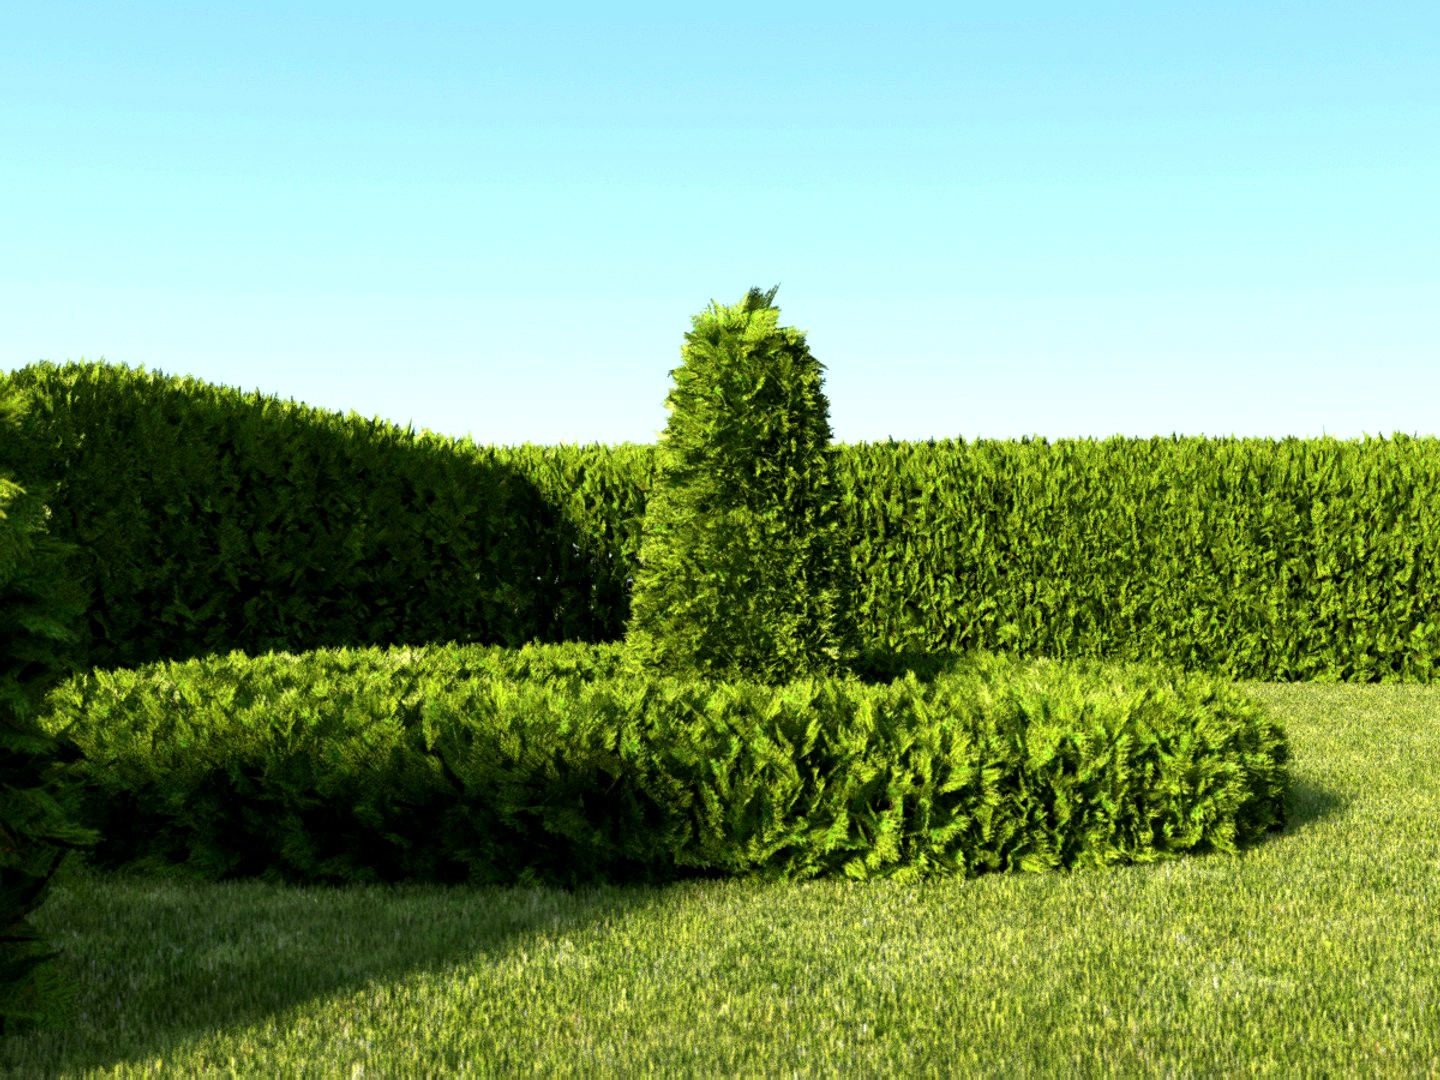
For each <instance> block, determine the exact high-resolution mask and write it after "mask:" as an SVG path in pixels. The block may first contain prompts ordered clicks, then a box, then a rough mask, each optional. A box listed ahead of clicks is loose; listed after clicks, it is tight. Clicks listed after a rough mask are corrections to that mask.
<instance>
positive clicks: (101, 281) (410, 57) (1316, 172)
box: [0, 0, 1440, 445]
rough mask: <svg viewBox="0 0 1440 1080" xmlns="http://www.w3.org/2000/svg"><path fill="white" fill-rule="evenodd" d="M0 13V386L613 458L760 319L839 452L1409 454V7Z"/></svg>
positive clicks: (1424, 406)
mask: <svg viewBox="0 0 1440 1080" xmlns="http://www.w3.org/2000/svg"><path fill="white" fill-rule="evenodd" d="M492 7H493V6H492V5H488V4H477V5H469V4H424V3H411V4H406V5H398V4H397V5H384V6H377V5H373V4H364V3H347V4H343V5H341V4H333V5H332V4H318V3H309V4H306V3H298V4H292V5H278V4H268V3H247V4H244V5H233V6H232V5H225V4H221V3H210V2H207V3H192V4H156V3H126V4H74V3H65V2H59V0H46V2H45V3H39V4H23V5H20V4H17V5H10V7H9V9H8V10H7V12H6V14H5V16H4V18H3V22H0V146H3V147H4V151H3V153H0V223H3V228H0V364H3V366H4V370H6V371H12V370H14V369H16V368H18V367H22V366H24V365H26V364H29V363H33V362H35V361H37V360H41V359H48V360H54V361H56V362H59V363H63V362H65V361H66V360H80V359H81V358H84V359H87V360H97V359H100V358H101V357H103V358H104V359H105V360H107V361H108V362H110V363H116V364H121V363H123V364H128V365H129V366H131V367H138V366H139V365H141V364H142V363H143V364H144V365H146V367H147V369H149V370H152V371H154V370H157V369H159V370H162V371H164V372H166V373H167V374H175V375H194V376H196V377H198V378H201V379H204V380H206V381H209V382H212V383H216V384H222V385H227V386H232V387H238V388H240V389H242V390H245V391H250V390H254V389H257V388H258V389H260V390H261V391H263V392H264V393H268V394H276V395H278V396H279V397H280V398H281V399H287V398H292V397H293V398H294V399H296V400H297V401H302V402H306V403H309V404H312V405H316V406H320V407H324V408H328V409H336V410H339V411H341V412H345V411H347V410H349V409H351V408H353V409H355V410H356V411H357V412H359V413H361V414H362V415H363V416H365V417H367V418H368V417H372V416H376V415H379V416H381V417H383V418H385V419H389V420H393V421H395V422H397V423H399V424H401V425H402V426H403V425H405V424H407V423H413V424H414V428H415V430H416V431H417V432H419V431H420V430H421V429H422V428H426V427H428V428H430V429H432V430H434V431H437V432H441V433H443V434H446V435H454V436H460V435H466V434H468V435H470V436H471V437H472V438H473V439H474V440H475V441H476V442H477V443H480V444H492V445H507V444H518V443H521V442H534V443H546V444H556V443H562V442H565V443H577V442H578V443H589V442H600V443H608V444H618V443H621V442H638V443H648V442H654V441H655V436H656V433H657V432H658V431H660V430H661V429H662V428H663V427H664V425H665V420H666V416H667V413H666V411H665V408H664V399H665V395H666V392H667V391H668V389H669V387H670V375H669V372H670V369H671V368H674V367H676V366H677V365H678V364H679V363H680V359H681V358H680V346H681V344H682V343H683V335H684V334H685V332H686V331H688V330H689V329H690V328H691V322H690V320H691V317H692V316H693V315H695V314H697V313H699V312H700V311H701V310H702V309H704V308H706V307H707V306H708V305H709V303H710V301H711V300H716V301H719V302H721V303H725V304H729V303H734V302H736V301H738V300H739V299H740V298H741V297H742V296H743V295H744V293H745V291H746V290H747V289H748V288H749V287H751V286H759V287H760V288H762V289H766V290H768V289H769V288H770V287H771V286H772V285H775V284H779V286H780V288H779V292H778V293H777V295H776V303H777V305H778V306H779V307H780V309H781V324H782V325H785V326H794V327H797V328H799V329H802V330H805V331H807V332H808V341H809V344H810V348H811V351H812V352H813V353H814V354H815V355H816V356H817V357H818V358H819V359H820V361H821V362H822V363H824V364H825V365H826V376H825V379H826V381H825V390H826V393H827V396H828V398H829V401H830V420H831V426H832V428H833V430H834V433H835V437H836V440H837V441H838V442H841V443H855V442H862V441H884V440H885V439H886V438H887V437H893V438H896V439H899V440H923V439H926V438H931V437H934V438H946V437H956V436H963V437H964V438H966V439H967V440H970V441H973V440H974V439H975V438H986V439H1018V438H1020V437H1021V436H1022V435H1032V434H1035V435H1041V436H1045V437H1048V438H1050V439H1052V440H1054V439H1057V438H1082V437H1086V436H1093V437H1096V438H1105V437H1107V436H1110V435H1114V434H1120V435H1125V436H1132V437H1146V438H1148V437H1150V436H1152V435H1162V436H1165V437H1168V436H1169V435H1170V434H1171V433H1172V432H1177V433H1179V434H1181V435H1205V436H1208V437H1212V438H1213V437H1217V436H1221V435H1238V436H1266V437H1272V438H1280V437H1284V436H1286V435H1298V436H1304V437H1318V436H1320V435H1321V434H1322V432H1323V433H1326V434H1329V435H1333V436H1336V437H1339V438H1345V439H1354V438H1359V437H1361V434H1362V433H1369V434H1370V435H1372V436H1373V435H1376V434H1379V433H1382V432H1383V433H1384V434H1385V436H1386V437H1387V438H1388V437H1390V436H1391V435H1392V434H1393V433H1394V432H1395V431H1401V432H1404V433H1406V434H1419V435H1437V434H1440V408H1437V402H1440V256H1437V253H1440V67H1437V65H1436V60H1435V58H1436V56H1440V6H1437V5H1435V4H1433V3H1426V4H1421V3H1415V4H1408V3H1365V4H1360V3H1355V4H1344V5H1342V4H1324V3H1305V4H1299V3H1287V4H1274V3H1244V4H1241V3H1207V4H1204V5H1180V4H1163V3H1159V2H1155V3H1146V4H1105V3H1096V4H1086V5H1072V4H1058V3H1056V4H1049V3H1047V4H1035V3H1032V4H1017V5H988V4H987V5H978V4H946V5H938V4H937V5H916V4H903V3H901V4H890V5H880V6H879V7H878V8H877V7H876V6H874V5H859V4H854V5H843V4H830V3H827V4H803V5H802V4H783V3H780V4H775V5H770V7H772V8H773V9H774V10H771V11H753V10H747V9H746V8H745V7H740V8H734V7H732V8H729V9H725V8H723V7H722V8H715V7H714V6H713V5H688V4H687V5H674V4H655V5H643V6H642V5H630V4H614V5H590V4H586V5H574V6H571V5H563V4H526V5H515V6H514V12H513V13H512V12H511V11H505V12H503V13H499V14H497V13H494V12H493V10H492Z"/></svg>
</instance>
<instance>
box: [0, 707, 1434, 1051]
mask: <svg viewBox="0 0 1440 1080" xmlns="http://www.w3.org/2000/svg"><path fill="white" fill-rule="evenodd" d="M1240 685H1241V686H1242V687H1244V689H1245V690H1246V691H1247V692H1249V693H1251V694H1253V695H1254V697H1255V698H1256V699H1257V700H1258V701H1260V702H1261V703H1262V704H1264V705H1265V706H1267V707H1268V708H1269V709H1270V710H1272V712H1273V714H1274V715H1275V716H1276V717H1277V718H1279V719H1280V721H1281V723H1282V725H1283V727H1284V728H1285V730H1286V732H1287V735H1288V736H1289V739H1290V744H1291V749H1292V754H1293V757H1292V760H1291V762H1290V768H1291V772H1292V775H1293V778H1294V787H1293V791H1292V794H1291V802H1290V805H1289V812H1290V818H1289V822H1288V824H1287V827H1286V829H1285V831H1284V832H1283V833H1275V834H1272V835H1271V836H1270V837H1268V838H1267V839H1266V840H1265V841H1264V842H1262V843H1261V844H1259V845H1258V846H1256V847H1253V848H1251V849H1248V850H1245V851H1243V852H1242V853H1241V854H1240V855H1238V856H1227V855H1224V854H1213V855H1206V856H1202V857H1195V856H1187V857H1185V858H1182V859H1181V860H1179V861H1177V862H1170V863H1163V864H1156V865H1146V866H1130V867H1123V868H1114V869H1108V870H1087V871H1078V872H1074V873H1065V872H1053V873H1044V874H1025V875H1011V874H1003V875H996V874H991V875H983V876H981V877H978V878H972V879H970V880H962V879H953V880H947V881H944V882H940V883H932V884H926V885H921V886H916V885H900V884H892V883H889V882H885V881H874V882H864V883H861V882H849V881H845V882H840V881H812V882H806V883H802V884H797V885H765V884H761V883H755V882H744V881H692V882H685V883H681V884H676V885H670V886H666V887H662V888H628V887H627V888H624V889H617V888H604V889H594V890H585V891H581V892H579V893H576V894H574V895H567V894H565V893H563V892H558V891H550V890H536V889H518V888H517V889H503V888H466V887H427V886H418V885H405V886H389V887H375V886H363V887H350V888H345V889H326V888H298V887H287V886H268V885H263V884H261V883H259V882H231V883H224V884H220V885H214V886H204V887H195V886H190V885H185V886H178V885H174V884H170V883H167V882H163V881H159V880H147V879H144V878H139V877H127V876H120V875H110V874H99V873H95V872H92V871H90V870H88V869H85V868H83V867H75V868H74V869H67V870H66V871H64V872H63V876H61V877H59V878H57V879H56V884H55V885H54V887H53V889H52V892H51V894H50V895H49V897H48V898H47V900H46V902H45V904H44V905H43V906H42V907H41V908H40V909H39V910H38V911H37V912H36V914H35V917H34V920H33V921H34V924H35V925H36V926H37V927H38V928H39V929H40V930H41V931H42V932H43V933H45V934H46V936H47V937H48V939H49V940H50V942H51V943H52V944H53V945H54V946H56V947H58V948H60V949H62V950H63V956H62V959H61V960H59V961H57V965H58V966H59V968H60V973H61V974H62V975H63V976H64V977H65V978H67V979H69V980H72V981H73V982H74V983H76V984H78V986H79V988H80V989H79V997H78V999H77V1003H78V1008H79V1019H80V1023H79V1024H78V1025H77V1026H76V1028H75V1030H72V1031H65V1032H43V1033H36V1034H32V1035H28V1036H23V1037H18V1038H12V1039H10V1040H7V1041H6V1042H5V1043H4V1045H3V1046H0V1074H3V1075H20V1076H80V1075H107V1076H108V1075H114V1076H139V1075H160V1074H164V1075H175V1076H195V1075H242V1076H269V1077H278V1076H286V1077H289V1076H345V1077H352V1076H386V1077H390V1076H422V1075H437V1074H438V1075H453V1074H461V1073H463V1074H467V1075H478V1076H487V1075H496V1074H515V1073H519V1074H524V1075H529V1074H532V1073H533V1074H539V1075H547V1076H548V1075H572V1074H579V1075H591V1076H593V1075H602V1076H605V1075H617V1076H618V1075H625V1076H645V1075H652V1074H653V1075H666V1076H670V1075H707V1076H713V1075H735V1074H741V1075H785V1076H791V1075H799V1076H805V1075H834V1074H839V1073H845V1074H851V1075H861V1076H866V1075H878V1076H934V1075H946V1076H950V1075H966V1076H970V1075H975V1076H981V1075H995V1076H1007V1077H1008V1076H1025V1075H1042V1076H1067V1077H1068V1076H1084V1075H1127V1076H1128V1075H1218V1074H1223V1075H1235V1074H1246V1075H1249V1074H1251V1073H1254V1074H1259V1075H1275V1076H1311V1075H1327V1076H1333V1075H1353V1076H1407V1077H1413V1076H1425V1075H1430V1076H1435V1075H1436V1074H1437V1072H1440V932H1437V926H1440V914H1437V913H1440V686H1434V687H1426V686H1417V685H1394V684H1390V685H1383V686H1378V685H1369V686H1357V685H1337V684H1295V685H1287V684H1267V683H1254V682H1246V683H1242V684H1240Z"/></svg>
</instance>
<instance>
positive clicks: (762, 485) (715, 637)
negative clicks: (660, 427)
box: [625, 286, 857, 684]
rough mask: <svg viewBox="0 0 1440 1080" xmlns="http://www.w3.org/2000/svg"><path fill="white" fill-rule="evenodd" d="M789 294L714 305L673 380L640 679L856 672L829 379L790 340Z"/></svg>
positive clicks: (637, 637) (632, 650)
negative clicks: (784, 310) (782, 319)
mask: <svg viewBox="0 0 1440 1080" xmlns="http://www.w3.org/2000/svg"><path fill="white" fill-rule="evenodd" d="M777 288H778V286H777ZM774 296H775V289H771V290H770V292H769V293H761V292H760V290H759V289H751V290H750V291H749V293H748V295H747V296H746V297H745V298H744V299H743V300H742V301H741V302H740V303H739V304H737V305H735V306H733V307H728V308H726V307H721V306H720V305H718V304H716V303H714V301H712V302H711V310H709V311H706V312H702V313H701V314H700V315H697V316H695V317H694V318H693V320H692V322H693V323H694V329H693V331H691V332H690V333H687V334H686V335H685V338H686V341H687V344H686V345H684V346H682V348H681V356H682V360H683V362H682V364H681V365H680V367H678V368H675V369H673V370H672V371H671V372H670V374H671V375H672V376H674V380H675V381H674V386H673V387H672V389H671V391H670V394H669V396H668V397H667V399H666V406H667V408H669V409H670V418H669V421H668V423H667V425H666V428H665V431H664V433H663V434H662V436H661V439H660V444H659V448H658V457H657V464H656V469H657V474H656V481H655V486H654V489H653V490H652V491H651V492H650V494H649V499H648V501H647V503H646V510H645V519H644V523H643V526H642V532H641V546H640V566H639V569H638V571H637V574H636V578H635V582H634V586H633V591H632V595H631V616H630V621H629V623H628V625H627V627H626V636H625V645H626V649H627V654H628V656H629V658H630V659H629V664H628V666H629V667H631V668H632V669H638V670H645V671H649V672H652V673H657V674H673V675H677V676H682V677H706V678H713V679H727V678H737V679H738V678H744V679H751V680H755V681H758V682H764V683H768V684H781V683H784V682H787V681H791V680H793V679H794V678H796V677H798V676H799V675H801V674H833V675H839V674H842V673H843V672H844V670H845V669H847V668H848V667H849V664H850V662H851V660H852V658H853V657H854V656H855V654H856V652H857V644H856V631H855V625H854V622H853V616H852V614H851V612H850V608H849V603H848V601H849V599H850V591H851V588H850V583H849V577H848V573H847V571H846V566H847V565H848V564H847V563H846V561H845V560H844V559H843V558H842V557H841V556H842V554H843V551H842V549H841V547H840V540H839V538H838V535H837V532H836V529H837V518H836V502H835V500H836V498H837V495H836V490H835V487H834V466H833V459H832V455H833V454H834V453H835V451H834V449H833V448H831V447H830V446H829V443H830V440H831V431H830V421H829V404H828V402H827V401H826V399H825V394H824V392H823V391H822V389H821V378H822V375H821V372H822V370H823V365H822V364H820V362H819V361H817V360H816V359H815V358H814V357H813V356H812V355H811V354H810V351H809V349H808V348H807V347H806V344H805V335H804V334H803V333H801V332H799V331H796V330H793V329H790V328H777V322H778V320H779V314H780V312H779V309H778V308H776V307H774V306H773V305H772V303H771V301H772V300H773V299H774Z"/></svg>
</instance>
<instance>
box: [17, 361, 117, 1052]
mask: <svg viewBox="0 0 1440 1080" xmlns="http://www.w3.org/2000/svg"><path fill="white" fill-rule="evenodd" d="M28 407H29V399H28V398H27V397H26V396H25V395H24V394H23V392H21V391H19V390H16V389H14V388H10V389H8V390H5V391H3V392H0V424H4V425H6V426H9V427H12V428H13V427H18V426H19V420H20V417H22V416H23V415H24V414H25V412H26V411H27V409H28ZM52 495H53V491H49V490H48V489H47V490H41V491H37V492H34V493H30V494H27V493H26V490H25V489H24V488H23V487H21V486H20V485H18V484H16V483H14V482H13V481H12V480H11V479H10V478H9V477H6V476H4V475H3V474H0V1035H12V1034H17V1033H20V1032H24V1031H27V1030H31V1029H33V1028H37V1027H39V1028H43V1027H47V1026H50V1025H52V1024H59V1023H61V1022H63V1021H65V1020H68V1019H70V1018H71V1016H72V1015H73V1010H74V1006H73V993H74V988H73V987H71V986H69V985H66V984H64V983H62V982H60V981H59V980H57V978H56V977H55V974H54V971H53V969H52V968H51V966H50V962H51V961H52V960H54V959H55V958H56V957H57V956H59V955H60V954H59V953H57V952H47V951H45V947H44V942H43V940H42V939H41V937H40V936H39V934H37V933H36V932H35V931H34V929H33V928H32V927H31V926H30V925H29V924H28V918H29V915H30V913H31V912H32V911H34V909H36V908H37V907H39V906H40V904H41V903H42V902H43V901H44V898H45V895H46V892H47V891H48V889H49V886H50V881H51V878H52V877H53V875H54V874H55V872H56V870H58V869H59V868H60V866H61V865H62V863H63V861H64V859H65V858H66V857H67V856H68V855H69V854H70V853H71V851H73V850H77V849H79V848H82V847H90V846H93V845H94V844H95V843H96V841H97V840H98V834H96V833H95V832H94V831H93V830H90V829H85V828H82V827H80V826H79V825H77V824H75V816H74V813H75V802H74V798H73V795H74V793H73V789H72V791H70V792H68V793H67V792H62V790H61V789H60V788H59V787H58V786H57V779H56V776H55V771H54V770H55V769H56V768H58V767H59V766H61V765H63V764H64V763H66V762H68V761H73V760H74V759H75V757H76V755H77V752H76V750H75V747H74V744H73V743H68V742H67V741H66V740H65V739H64V734H63V733H62V734H61V736H59V737H56V736H52V735H49V734H47V733H46V732H44V731H43V730H42V729H41V728H40V727H39V726H38V724H37V722H36V717H37V714H38V713H39V711H40V709H41V707H42V705H43V703H44V700H45V696H46V694H47V693H48V692H49V691H50V690H51V689H53V688H54V687H55V686H56V685H57V684H58V683H60V682H61V681H62V680H64V679H65V678H67V677H69V676H70V675H71V674H73V673H74V670H75V653H74V651H73V650H74V648H75V643H77V642H79V641H80V636H79V633H78V632H77V630H76V629H75V627H76V624H77V623H78V622H79V620H80V618H81V617H82V616H83V614H84V612H85V610H86V604H87V601H88V594H87V593H85V592H82V591H81V590H80V589H79V587H78V586H77V585H76V584H75V582H74V580H73V579H71V578H68V577H67V576H66V575H65V574H64V573H63V572H62V565H61V560H62V559H63V558H66V557H68V556H69V555H70V554H71V553H72V552H73V551H74V550H75V546H74V545H72V544H62V543H60V542H59V541H56V540H53V539H50V538H48V537H44V536H43V535H42V534H44V533H45V532H46V529H47V526H46V524H45V517H46V516H47V513H48V507H47V505H46V501H45V500H47V499H48V498H50V497H51V496H52ZM57 642H61V643H65V642H68V643H70V647H69V648H65V647H64V646H62V645H57V644H56V643H57ZM66 849H70V851H67V850H66Z"/></svg>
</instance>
